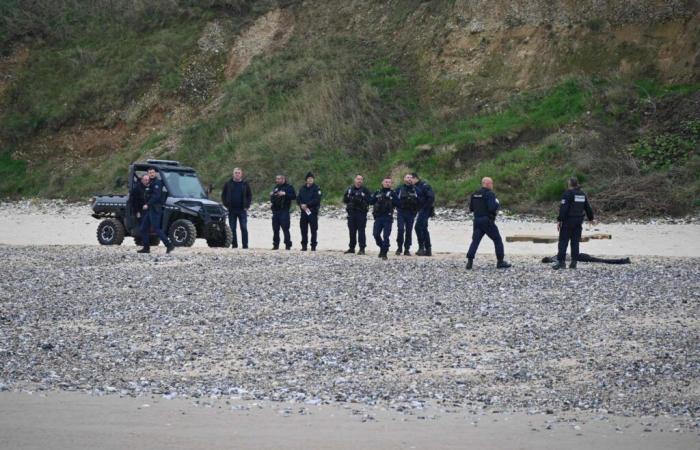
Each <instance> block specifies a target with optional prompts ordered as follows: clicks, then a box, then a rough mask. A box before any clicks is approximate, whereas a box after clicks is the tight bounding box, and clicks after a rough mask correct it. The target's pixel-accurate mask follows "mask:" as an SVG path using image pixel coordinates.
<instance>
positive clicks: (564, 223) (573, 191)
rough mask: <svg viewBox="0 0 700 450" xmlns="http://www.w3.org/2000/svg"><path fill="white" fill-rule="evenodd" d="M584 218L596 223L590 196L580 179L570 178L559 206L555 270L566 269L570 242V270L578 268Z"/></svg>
mask: <svg viewBox="0 0 700 450" xmlns="http://www.w3.org/2000/svg"><path fill="white" fill-rule="evenodd" d="M584 216H587V217H588V220H589V221H590V222H593V223H595V220H593V209H591V205H590V204H589V203H588V195H586V193H585V192H583V191H582V190H581V188H580V187H579V184H578V179H576V178H575V177H571V178H569V183H568V189H567V190H566V191H565V192H564V195H562V197H561V204H560V206H559V217H558V218H557V229H558V230H559V253H558V254H557V262H556V263H555V264H554V266H552V268H553V269H554V270H559V269H564V268H566V247H568V245H569V241H571V263H570V264H569V268H570V269H575V268H576V262H577V261H578V257H579V243H580V242H581V232H582V231H583V227H582V225H583V218H584Z"/></svg>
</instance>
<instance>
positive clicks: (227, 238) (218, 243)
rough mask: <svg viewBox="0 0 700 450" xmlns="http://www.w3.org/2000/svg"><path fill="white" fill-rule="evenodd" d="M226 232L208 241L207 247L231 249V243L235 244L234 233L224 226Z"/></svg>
mask: <svg viewBox="0 0 700 450" xmlns="http://www.w3.org/2000/svg"><path fill="white" fill-rule="evenodd" d="M223 228H224V232H223V234H222V233H219V236H217V237H215V238H210V239H207V245H208V246H209V247H230V246H231V242H233V232H231V228H229V226H228V225H226V224H224V226H223Z"/></svg>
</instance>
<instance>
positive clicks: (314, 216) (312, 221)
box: [289, 211, 318, 248]
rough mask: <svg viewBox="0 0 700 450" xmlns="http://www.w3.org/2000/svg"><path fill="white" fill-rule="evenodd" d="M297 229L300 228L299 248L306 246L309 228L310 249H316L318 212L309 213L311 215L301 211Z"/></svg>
mask: <svg viewBox="0 0 700 450" xmlns="http://www.w3.org/2000/svg"><path fill="white" fill-rule="evenodd" d="M299 227H300V228H301V246H302V247H306V244H308V243H309V228H311V248H316V245H318V211H311V214H306V211H301V219H299ZM289 245H291V243H290V244H289Z"/></svg>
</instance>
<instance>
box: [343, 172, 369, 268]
mask: <svg viewBox="0 0 700 450" xmlns="http://www.w3.org/2000/svg"><path fill="white" fill-rule="evenodd" d="M364 182H365V179H364V177H363V176H362V175H357V176H356V177H355V183H354V184H353V185H352V186H350V187H349V188H348V190H347V191H345V194H343V203H345V204H346V205H347V206H346V207H345V209H346V211H347V212H348V230H349V231H350V245H349V246H348V249H347V250H346V251H345V253H355V245H356V244H357V243H358V242H359V244H360V251H359V252H358V253H357V254H358V255H364V254H365V247H366V246H367V237H366V236H365V228H366V227H367V211H368V210H369V203H370V197H371V196H372V193H371V192H370V191H369V189H367V188H366V187H364V186H363V184H364Z"/></svg>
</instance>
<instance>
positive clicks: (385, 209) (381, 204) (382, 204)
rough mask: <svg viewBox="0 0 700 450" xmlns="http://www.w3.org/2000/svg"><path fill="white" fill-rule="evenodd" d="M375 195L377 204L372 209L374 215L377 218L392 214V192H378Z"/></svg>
mask: <svg viewBox="0 0 700 450" xmlns="http://www.w3.org/2000/svg"><path fill="white" fill-rule="evenodd" d="M374 195H375V197H376V198H377V203H375V204H374V207H373V208H372V215H373V216H374V217H375V218H377V217H380V216H384V215H386V214H388V213H390V212H391V210H392V208H393V198H392V195H391V191H390V190H389V191H386V192H384V191H377V193H375V194H374Z"/></svg>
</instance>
